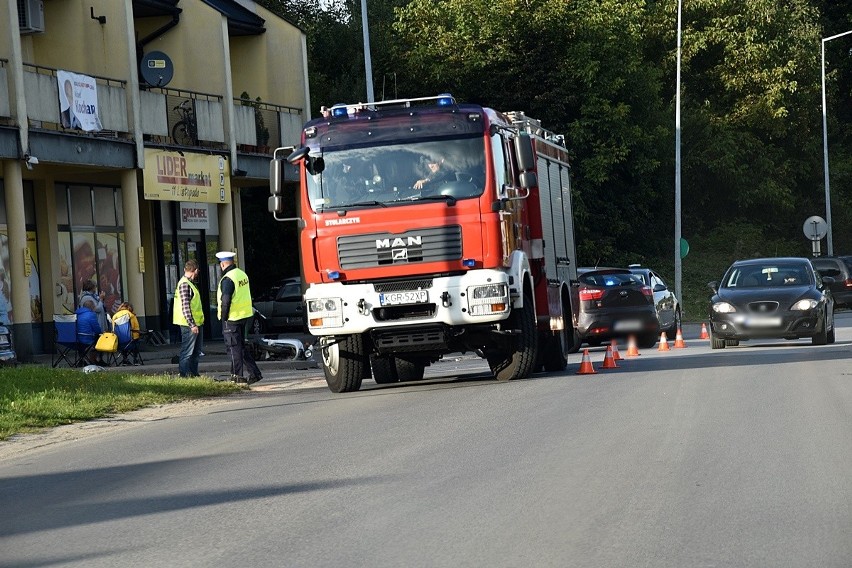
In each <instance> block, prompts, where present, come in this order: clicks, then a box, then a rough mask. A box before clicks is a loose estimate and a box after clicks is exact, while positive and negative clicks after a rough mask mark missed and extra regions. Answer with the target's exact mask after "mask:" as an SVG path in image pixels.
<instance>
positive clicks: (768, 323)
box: [746, 317, 781, 327]
mask: <svg viewBox="0 0 852 568" xmlns="http://www.w3.org/2000/svg"><path fill="white" fill-rule="evenodd" d="M746 325H748V326H749V327H780V326H781V318H761V317H752V318H748V321H746Z"/></svg>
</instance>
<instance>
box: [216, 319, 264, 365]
mask: <svg viewBox="0 0 852 568" xmlns="http://www.w3.org/2000/svg"><path fill="white" fill-rule="evenodd" d="M248 321H249V320H240V321H223V322H222V335H223V337H224V338H225V347H227V348H228V357H229V358H230V359H231V374H232V375H235V376H237V377H242V376H243V366H245V367H246V370H247V371H248V376H249V377H260V369H259V368H258V367H257V363H255V362H254V358H253V357H252V356H251V353H250V352H249V351H248V350H247V349H245V336H246V324H247V322H248Z"/></svg>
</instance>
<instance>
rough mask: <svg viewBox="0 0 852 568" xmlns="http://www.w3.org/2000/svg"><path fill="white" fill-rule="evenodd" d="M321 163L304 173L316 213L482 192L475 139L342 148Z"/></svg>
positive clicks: (480, 152) (481, 148)
mask: <svg viewBox="0 0 852 568" xmlns="http://www.w3.org/2000/svg"><path fill="white" fill-rule="evenodd" d="M322 157H323V161H324V168H323V169H322V172H320V173H316V174H314V175H311V174H310V173H306V176H307V185H308V195H309V199H310V203H311V207H312V208H313V209H314V210H315V211H322V210H325V209H341V208H346V207H386V206H388V205H393V204H405V203H411V202H414V201H418V200H434V199H441V198H442V197H441V196H444V197H445V198H446V199H448V200H458V199H466V198H471V197H478V196H479V195H481V194H482V192H483V190H484V186H485V143H484V141H483V139H482V137H480V136H477V137H468V138H462V139H445V140H432V141H428V142H420V141H417V142H408V143H405V144H390V145H383V146H371V147H361V148H347V149H343V150H333V151H326V152H325V153H323V154H322Z"/></svg>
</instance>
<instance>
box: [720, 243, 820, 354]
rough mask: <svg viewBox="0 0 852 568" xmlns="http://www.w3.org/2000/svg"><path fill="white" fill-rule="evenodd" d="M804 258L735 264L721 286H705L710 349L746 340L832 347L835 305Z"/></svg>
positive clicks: (818, 276)
mask: <svg viewBox="0 0 852 568" xmlns="http://www.w3.org/2000/svg"><path fill="white" fill-rule="evenodd" d="M833 283H834V280H833V279H832V278H827V277H820V275H819V273H818V272H817V271H816V270H815V269H814V267H813V265H812V264H811V261H810V260H808V259H807V258H756V259H751V260H739V261H737V262H735V263H734V264H732V265H731V267H730V268H728V270H727V272H725V276H724V277H723V278H722V282H721V283H719V282H710V284H709V286H710V289H711V290H713V297H712V298H710V344H711V347H712V348H713V349H723V348H724V347H725V346H726V345H737V344H738V343H739V342H740V341H743V340H747V339H800V338H803V337H810V338H811V341H812V342H813V344H814V345H825V344H826V343H834V300H833V299H832V297H831V292H829V291H828V286H830V285H831V284H833Z"/></svg>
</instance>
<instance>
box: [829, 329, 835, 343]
mask: <svg viewBox="0 0 852 568" xmlns="http://www.w3.org/2000/svg"><path fill="white" fill-rule="evenodd" d="M828 343H829V344H831V343H834V327H832V328H831V330H829V332H828Z"/></svg>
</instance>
